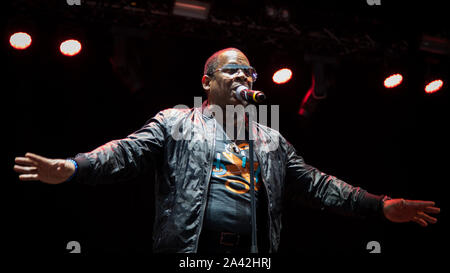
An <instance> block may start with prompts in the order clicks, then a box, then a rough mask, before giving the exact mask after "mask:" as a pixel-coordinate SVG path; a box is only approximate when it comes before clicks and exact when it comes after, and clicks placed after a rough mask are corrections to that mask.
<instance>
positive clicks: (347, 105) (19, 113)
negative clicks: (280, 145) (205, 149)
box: [2, 0, 450, 256]
mask: <svg viewBox="0 0 450 273" xmlns="http://www.w3.org/2000/svg"><path fill="white" fill-rule="evenodd" d="M131 2H132V1H129V2H127V1H122V2H120V1H119V3H120V5H122V7H126V6H128V7H130V5H131V4H130V3H131ZM342 2H343V1H337V2H336V3H334V2H331V1H291V2H289V1H226V2H225V1H212V8H211V14H210V17H209V18H208V19H207V20H204V21H203V20H197V19H188V18H185V17H181V16H175V15H173V14H171V9H172V6H173V3H172V1H165V2H164V1H135V3H136V5H133V6H132V7H142V8H143V9H144V10H145V9H147V12H142V11H130V10H126V9H118V8H116V9H113V8H110V7H109V8H108V7H104V6H102V4H101V3H111V2H110V1H97V2H95V1H91V2H90V3H97V4H96V5H90V6H89V5H88V4H87V2H84V1H83V2H82V5H81V6H80V7H69V6H68V5H67V4H65V1H15V2H14V3H11V4H9V5H8V6H7V8H6V9H4V10H3V11H2V12H3V15H4V16H2V18H3V19H2V21H3V22H4V28H3V31H2V37H3V40H2V63H3V64H4V68H5V71H6V73H3V77H4V79H3V81H2V82H3V83H4V84H3V88H2V91H3V94H2V95H3V99H2V102H3V109H4V114H3V117H4V124H5V125H4V126H6V127H7V128H8V129H7V130H6V131H5V132H4V137H5V138H6V139H5V140H4V143H5V145H4V146H6V164H5V166H6V167H7V168H6V170H5V172H4V176H3V179H2V180H3V185H4V187H3V188H4V189H5V190H2V195H3V196H4V197H6V198H3V200H5V201H6V204H5V206H4V208H5V209H6V213H5V215H6V218H5V222H4V225H5V226H6V227H7V231H6V232H4V233H3V237H4V240H3V241H4V242H5V241H6V243H7V247H6V248H7V249H9V251H10V252H12V253H17V254H24V253H44V254H60V253H61V254H63V253H66V252H67V250H66V244H67V243H68V242H69V241H73V240H75V241H79V242H80V243H81V247H82V253H84V254H105V253H114V254H125V255H128V254H132V255H134V254H148V253H151V246H152V224H153V215H154V205H153V202H154V198H153V194H154V192H153V177H152V172H151V170H149V172H148V173H145V174H141V175H140V176H139V177H138V178H137V179H135V180H131V181H128V182H126V183H120V184H115V185H99V186H96V187H91V186H86V185H77V184H73V183H66V184H61V185H46V184H42V183H40V182H20V181H19V180H18V178H17V175H16V174H15V173H14V172H13V170H12V167H13V165H14V157H16V156H21V155H24V154H25V153H26V152H33V153H37V154H40V155H43V156H46V157H50V158H66V157H71V156H74V155H76V154H77V153H79V152H88V151H90V150H93V149H94V148H96V147H98V146H100V145H102V144H104V143H106V142H108V141H110V140H112V139H119V138H123V137H125V136H127V135H128V134H130V133H132V132H133V131H135V130H137V129H139V128H140V127H141V126H142V125H144V123H145V121H146V120H148V119H149V118H150V117H152V116H153V115H154V114H156V113H157V112H158V111H160V110H163V109H165V108H168V107H173V106H174V105H177V104H185V105H189V106H193V101H194V100H193V97H194V96H203V98H206V97H205V95H204V92H203V90H202V87H201V77H202V75H203V65H204V62H205V61H206V59H207V58H208V57H209V56H210V55H211V54H212V53H214V52H215V51H217V50H220V49H222V48H226V47H237V48H239V49H241V50H243V51H244V53H245V54H246V55H247V56H248V58H249V60H250V62H251V64H252V65H253V66H254V67H255V68H256V69H257V71H258V73H259V79H258V81H257V82H256V84H255V86H254V88H255V89H260V90H263V91H264V92H265V93H266V94H267V96H268V102H267V103H268V104H278V105H280V110H281V113H280V123H281V124H280V131H281V133H282V134H283V135H284V136H285V137H286V138H287V139H288V140H289V141H290V142H291V143H293V144H294V146H295V147H296V148H297V149H298V151H299V153H300V154H301V155H302V156H303V157H304V159H305V160H306V162H307V163H309V164H311V165H313V166H315V167H317V168H319V169H320V170H322V171H324V172H326V173H329V174H332V175H335V176H337V177H339V178H341V179H343V180H344V181H347V182H348V183H350V184H352V185H355V186H360V187H362V188H364V189H367V190H368V191H369V192H371V193H374V194H387V195H389V196H392V197H400V198H405V199H420V200H433V201H436V203H437V206H439V207H441V209H442V212H441V214H440V215H439V216H438V218H439V221H438V223H437V224H435V225H431V226H429V227H427V228H422V227H420V226H419V225H417V224H415V223H406V224H393V223H388V222H387V221H383V220H365V221H363V220H359V219H353V218H347V217H342V216H336V215H333V214H330V213H328V212H324V211H319V210H312V209H309V208H306V207H293V206H286V208H285V211H284V220H283V221H284V225H283V232H282V237H281V238H282V243H281V247H280V252H281V253H282V254H285V255H287V254H292V253H299V254H302V255H319V254H329V255H338V256H339V255H348V256H352V255H364V254H366V253H367V252H368V251H367V250H366V244H367V243H368V242H369V241H373V240H375V241H378V242H380V244H381V247H382V253H383V255H388V256H391V255H392V256H394V255H398V253H402V254H405V253H406V254H420V255H440V254H443V253H445V252H447V250H446V247H447V246H448V236H447V234H446V232H445V230H447V231H448V225H447V224H448V219H447V216H448V214H447V209H448V207H449V206H448V201H447V199H446V198H444V196H445V195H446V190H445V188H446V186H447V183H449V181H448V176H447V175H446V171H447V169H448V163H449V162H448V157H447V154H448V153H447V149H448V139H449V134H448V130H446V129H447V128H446V127H448V124H449V122H448V116H449V115H448V114H449V106H450V104H449V90H448V88H447V87H446V85H448V64H449V62H448V60H449V56H448V52H447V54H437V53H432V52H429V51H425V50H421V49H420V43H421V41H422V37H423V36H422V35H423V34H426V35H430V36H433V37H439V38H447V39H448V38H449V29H448V25H447V24H446V23H447V21H448V20H447V21H446V19H445V18H446V17H448V12H446V9H445V8H443V7H444V6H443V5H440V4H435V3H434V2H430V1H426V2H421V3H419V4H413V3H410V2H402V1H401V2H397V4H396V5H393V4H391V3H386V2H387V1H382V2H381V6H370V5H368V4H367V3H366V1H363V0H361V1H346V3H345V4H344V3H342ZM167 3H168V4H167ZM294 3H295V4H294ZM269 4H272V5H273V6H275V7H277V8H286V9H288V10H289V11H290V18H289V20H288V22H286V21H283V20H282V19H273V18H272V19H271V18H268V17H267V15H266V14H265V7H266V6H267V5H269ZM150 8H151V9H152V10H159V11H161V10H162V11H165V12H166V13H163V14H157V13H149V12H148V9H150ZM221 20H222V21H221ZM249 22H253V23H254V24H253V26H254V25H257V26H261V28H260V29H259V30H258V29H255V28H254V27H253V28H252V27H250V26H252V24H251V23H249ZM233 23H235V24H233ZM292 26H295V27H296V28H297V30H300V31H299V32H294V30H293V28H292ZM19 29H21V30H26V31H28V32H29V33H30V34H31V35H32V38H33V43H32V45H31V47H30V48H29V49H27V50H25V51H17V50H14V49H12V48H11V47H10V46H9V35H11V33H13V32H14V31H16V30H19ZM327 33H328V34H327ZM329 33H332V34H333V35H330V34H329ZM69 35H74V37H78V38H79V39H80V41H82V44H83V50H82V51H81V53H80V54H78V55H77V56H74V57H66V56H63V55H61V54H60V53H59V50H58V46H59V43H60V42H61V41H62V40H63V39H64V38H65V37H68V36H69ZM333 36H334V37H335V38H336V39H335V38H333ZM367 37H370V41H373V43H371V42H368V41H369V39H368V38H367ZM270 39H272V41H271V40H270ZM447 49H448V44H447ZM307 56H315V58H316V59H317V58H318V59H320V60H324V59H326V58H328V59H330V58H331V59H332V60H334V61H335V65H334V66H333V67H331V68H330V69H328V70H327V77H329V78H330V79H332V80H331V82H332V84H331V85H330V86H329V88H328V89H327V92H328V96H327V98H326V99H324V100H320V101H316V107H315V108H313V109H312V110H313V111H310V112H309V114H310V115H309V116H308V117H301V116H299V115H298V110H299V107H300V103H301V101H302V99H303V97H304V96H305V94H306V92H307V90H308V89H309V87H310V86H311V77H312V75H311V73H312V68H311V67H312V62H311V61H309V59H308V57H307ZM284 66H287V67H289V68H291V69H292V70H293V73H294V76H293V79H292V80H291V81H290V82H288V83H287V84H285V85H276V84H274V83H273V82H272V79H271V77H272V74H273V72H274V71H276V69H278V68H281V67H284ZM394 66H396V68H397V69H400V70H401V71H402V72H403V75H404V81H403V84H402V85H401V86H399V87H397V88H394V89H385V88H384V87H383V80H384V77H385V76H386V74H387V73H388V71H389V69H391V68H393V67H394ZM431 70H432V71H433V72H435V73H440V74H441V75H442V77H443V78H444V80H446V81H447V82H446V83H445V84H444V88H443V89H442V90H441V91H439V92H437V93H434V94H425V92H424V91H423V85H424V83H425V81H426V79H427V77H428V76H429V75H428V74H427V72H429V71H431ZM317 84H323V83H320V82H318V83H317ZM447 253H448V252H447Z"/></svg>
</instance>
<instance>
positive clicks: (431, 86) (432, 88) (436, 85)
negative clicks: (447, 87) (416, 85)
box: [425, 79, 444, 94]
mask: <svg viewBox="0 0 450 273" xmlns="http://www.w3.org/2000/svg"><path fill="white" fill-rule="evenodd" d="M443 85H444V82H443V81H442V80H440V79H438V80H434V81H432V82H429V83H428V84H427V85H426V86H425V92H426V93H428V94H431V93H434V92H437V91H439V90H440V89H441V88H442V86H443Z"/></svg>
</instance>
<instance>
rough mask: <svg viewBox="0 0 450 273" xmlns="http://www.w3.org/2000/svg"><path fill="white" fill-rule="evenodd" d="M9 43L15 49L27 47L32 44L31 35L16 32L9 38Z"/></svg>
mask: <svg viewBox="0 0 450 273" xmlns="http://www.w3.org/2000/svg"><path fill="white" fill-rule="evenodd" d="M9 43H10V44H11V46H12V47H13V48H15V49H26V48H27V47H29V46H30V45H31V36H30V35H29V34H28V33H25V32H16V33H14V34H13V35H11V37H10V38H9Z"/></svg>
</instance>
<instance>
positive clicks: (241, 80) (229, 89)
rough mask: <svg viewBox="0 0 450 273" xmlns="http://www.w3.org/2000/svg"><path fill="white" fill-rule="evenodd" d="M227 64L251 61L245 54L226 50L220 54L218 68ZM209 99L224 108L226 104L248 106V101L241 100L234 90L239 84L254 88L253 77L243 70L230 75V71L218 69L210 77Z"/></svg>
mask: <svg viewBox="0 0 450 273" xmlns="http://www.w3.org/2000/svg"><path fill="white" fill-rule="evenodd" d="M227 64H240V65H247V66H249V65H250V63H249V61H248V59H247V57H245V55H244V54H242V53H241V52H237V51H226V52H224V53H222V54H221V55H220V56H219V65H218V67H217V69H220V68H222V67H224V66H225V65H227ZM208 83H209V85H208V87H209V90H208V89H207V92H208V101H209V103H210V104H216V105H218V106H220V107H222V108H225V106H226V105H238V104H243V105H244V106H246V105H247V104H248V103H247V102H241V101H240V100H238V99H237V98H236V96H235V91H234V90H233V89H234V88H235V87H236V86H237V85H244V86H246V87H248V88H249V89H251V88H252V78H251V77H248V76H246V75H245V74H244V72H243V71H242V70H239V71H238V72H237V73H235V74H233V75H230V74H228V73H225V72H222V71H217V72H216V73H214V76H213V77H211V78H210V79H209V82H208ZM205 89H206V88H205Z"/></svg>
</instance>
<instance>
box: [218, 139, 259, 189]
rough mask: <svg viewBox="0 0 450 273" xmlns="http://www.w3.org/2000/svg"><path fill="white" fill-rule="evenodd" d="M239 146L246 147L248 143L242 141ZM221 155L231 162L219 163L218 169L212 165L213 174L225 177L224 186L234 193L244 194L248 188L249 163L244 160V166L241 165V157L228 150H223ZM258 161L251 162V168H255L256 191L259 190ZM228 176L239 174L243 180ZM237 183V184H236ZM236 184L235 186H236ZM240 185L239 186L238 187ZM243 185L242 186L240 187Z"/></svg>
mask: <svg viewBox="0 0 450 273" xmlns="http://www.w3.org/2000/svg"><path fill="white" fill-rule="evenodd" d="M239 148H241V149H245V148H247V149H248V145H247V144H246V143H243V144H241V145H239ZM222 155H223V156H224V157H226V158H227V159H228V160H229V161H230V162H231V164H226V165H225V164H220V167H219V169H218V168H217V166H216V167H213V168H214V169H213V171H214V175H215V176H216V177H223V178H225V179H227V181H226V182H225V187H226V188H227V189H228V190H229V191H232V192H234V193H237V194H245V193H247V192H249V190H250V163H249V162H246V164H245V167H243V166H242V159H241V158H239V157H238V156H236V155H235V154H233V153H231V152H229V151H224V152H222ZM258 166H259V164H258V162H254V163H253V170H255V190H256V191H258V190H259V183H258V176H257V174H258V172H259V169H258ZM230 176H241V177H242V178H244V179H245V181H246V182H247V183H245V182H243V181H240V180H237V179H233V178H229V177H230ZM236 184H239V185H236ZM236 186H237V187H236ZM239 186H240V187H239ZM242 187H244V188H242Z"/></svg>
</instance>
